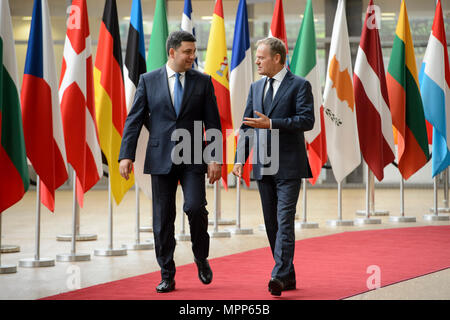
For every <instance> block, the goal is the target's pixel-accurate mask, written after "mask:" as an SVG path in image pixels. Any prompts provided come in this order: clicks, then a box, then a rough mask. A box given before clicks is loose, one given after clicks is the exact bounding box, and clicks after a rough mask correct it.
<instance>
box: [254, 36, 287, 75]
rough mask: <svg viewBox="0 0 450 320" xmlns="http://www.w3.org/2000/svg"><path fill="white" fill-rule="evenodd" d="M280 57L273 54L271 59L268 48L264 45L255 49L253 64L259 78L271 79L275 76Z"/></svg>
mask: <svg viewBox="0 0 450 320" xmlns="http://www.w3.org/2000/svg"><path fill="white" fill-rule="evenodd" d="M280 58H281V57H280V55H279V54H275V55H274V56H273V57H272V55H271V54H270V48H269V46H267V45H266V44H263V43H262V44H260V45H259V46H258V48H257V49H256V60H255V63H256V65H257V67H258V74H259V75H261V76H268V77H273V76H274V75H276V74H277V72H276V71H277V70H278V68H279V66H280Z"/></svg>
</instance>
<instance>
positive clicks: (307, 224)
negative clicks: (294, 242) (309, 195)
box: [295, 179, 319, 229]
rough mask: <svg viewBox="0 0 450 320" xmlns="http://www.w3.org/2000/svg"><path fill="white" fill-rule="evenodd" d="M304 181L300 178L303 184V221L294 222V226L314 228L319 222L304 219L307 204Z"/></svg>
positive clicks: (305, 181)
mask: <svg viewBox="0 0 450 320" xmlns="http://www.w3.org/2000/svg"><path fill="white" fill-rule="evenodd" d="M306 183H307V180H306V179H302V184H303V221H302V222H296V223H295V226H296V227H300V229H315V228H318V227H319V224H318V223H316V222H307V221H306V211H307V209H306V208H307V206H306V189H307V187H306Z"/></svg>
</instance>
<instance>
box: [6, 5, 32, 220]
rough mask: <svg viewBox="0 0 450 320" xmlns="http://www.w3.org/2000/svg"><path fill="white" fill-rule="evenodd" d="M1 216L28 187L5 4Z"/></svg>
mask: <svg viewBox="0 0 450 320" xmlns="http://www.w3.org/2000/svg"><path fill="white" fill-rule="evenodd" d="M0 59H1V65H2V67H1V69H0V214H1V213H2V212H3V211H5V210H6V209H8V208H9V207H11V206H12V205H14V204H15V203H16V202H18V201H19V200H20V199H22V197H23V195H24V194H25V192H26V191H27V190H28V186H29V184H30V183H29V179H30V178H29V176H28V166H27V157H26V152H25V141H24V137H23V129H22V115H21V112H20V100H19V90H18V80H17V79H18V76H17V62H16V50H15V46H14V39H13V32H12V23H11V14H10V11H9V4H8V1H7V0H5V1H2V2H1V4H0Z"/></svg>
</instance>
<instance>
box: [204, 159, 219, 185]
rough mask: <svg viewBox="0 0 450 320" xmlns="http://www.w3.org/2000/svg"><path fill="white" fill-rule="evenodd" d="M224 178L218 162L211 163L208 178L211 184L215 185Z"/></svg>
mask: <svg viewBox="0 0 450 320" xmlns="http://www.w3.org/2000/svg"><path fill="white" fill-rule="evenodd" d="M221 176H222V165H221V164H219V163H217V162H211V163H210V164H208V173H207V177H208V179H209V183H211V184H213V183H214V182H216V181H217V180H219V179H220V177H221Z"/></svg>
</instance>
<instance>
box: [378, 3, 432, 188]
mask: <svg viewBox="0 0 450 320" xmlns="http://www.w3.org/2000/svg"><path fill="white" fill-rule="evenodd" d="M386 82H387V87H388V95H389V102H390V105H391V113H392V124H393V126H394V130H396V131H397V141H398V169H399V170H400V173H401V175H402V176H403V178H404V179H405V180H406V179H408V178H409V177H411V175H412V174H414V173H415V172H416V171H417V170H419V169H420V168H422V167H423V166H424V165H425V164H426V163H427V162H428V160H429V159H430V155H429V151H428V138H427V129H426V125H425V116H424V111H423V104H422V99H421V96H420V90H419V88H420V86H419V80H418V76H417V68H416V58H415V56H414V45H413V41H412V37H411V31H410V28H409V21H408V13H407V11H406V5H405V1H404V0H403V1H402V4H401V8H400V15H399V18H398V23H397V30H396V31H395V39H394V45H393V47H392V54H391V59H390V61H389V67H388V74H387V77H386Z"/></svg>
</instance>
